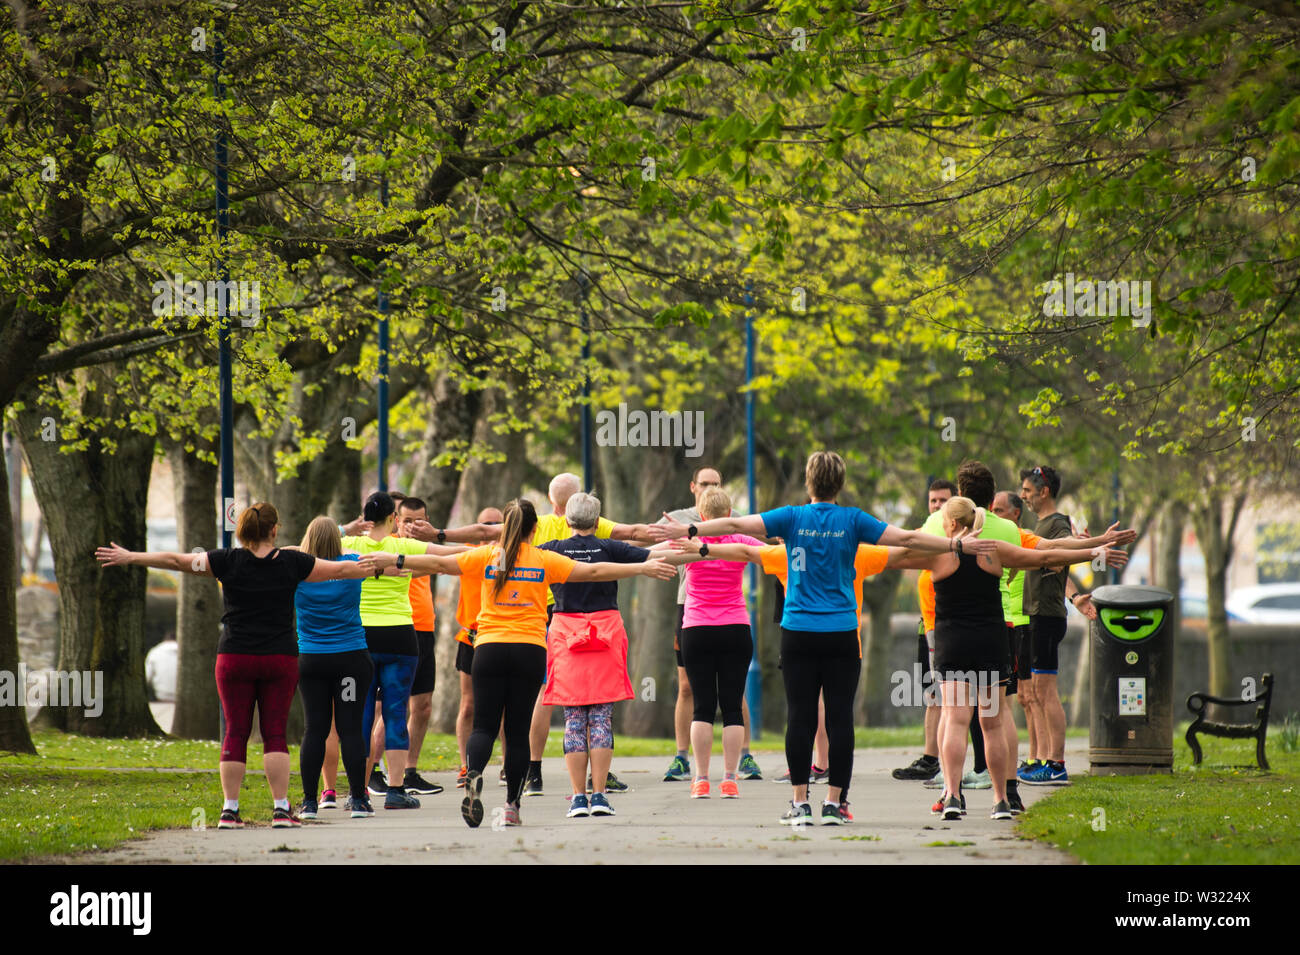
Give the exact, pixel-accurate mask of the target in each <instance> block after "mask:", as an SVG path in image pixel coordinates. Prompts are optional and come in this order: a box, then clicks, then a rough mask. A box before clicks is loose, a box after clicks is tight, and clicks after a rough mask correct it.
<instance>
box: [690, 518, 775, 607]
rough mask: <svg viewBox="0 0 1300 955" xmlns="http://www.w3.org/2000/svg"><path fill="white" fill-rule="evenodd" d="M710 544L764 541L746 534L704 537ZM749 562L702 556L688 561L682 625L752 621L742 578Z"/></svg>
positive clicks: (758, 543) (752, 543) (757, 544)
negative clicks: (704, 557) (697, 559)
mask: <svg viewBox="0 0 1300 955" xmlns="http://www.w3.org/2000/svg"><path fill="white" fill-rule="evenodd" d="M700 540H702V541H704V542H705V543H706V544H710V545H713V544H751V545H753V546H755V547H762V546H763V542H762V541H760V540H755V539H754V538H752V537H750V536H748V535H746V534H727V535H725V536H723V537H701V538H700ZM745 567H746V563H743V562H740V561H733V560H702V561H699V562H698V563H694V564H687V565H686V610H685V614H684V615H683V617H682V627H683V628H685V627H724V626H728V625H730V624H737V623H743V624H748V623H749V610H748V609H747V608H746V607H745V595H744V594H743V593H741V591H740V578H741V577H742V576H743V575H744V573H745Z"/></svg>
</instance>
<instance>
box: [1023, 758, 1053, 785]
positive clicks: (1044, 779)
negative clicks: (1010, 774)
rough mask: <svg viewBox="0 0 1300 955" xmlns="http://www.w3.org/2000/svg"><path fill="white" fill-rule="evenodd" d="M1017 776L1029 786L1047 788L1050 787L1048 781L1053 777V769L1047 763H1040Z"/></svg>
mask: <svg viewBox="0 0 1300 955" xmlns="http://www.w3.org/2000/svg"><path fill="white" fill-rule="evenodd" d="M1062 771H1064V770H1062ZM1017 775H1018V776H1019V778H1020V781H1021V782H1022V783H1025V784H1027V785H1029V786H1047V785H1050V783H1049V782H1048V780H1049V779H1050V778H1051V775H1052V767H1051V766H1050V765H1049V764H1048V763H1046V762H1040V763H1037V764H1036V765H1034V766H1031V767H1029V768H1028V769H1026V770H1025V771H1024V772H1023V773H1018V774H1017Z"/></svg>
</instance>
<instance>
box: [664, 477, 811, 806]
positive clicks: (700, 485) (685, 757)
mask: <svg viewBox="0 0 1300 955" xmlns="http://www.w3.org/2000/svg"><path fill="white" fill-rule="evenodd" d="M711 487H717V488H720V487H722V473H721V472H720V471H718V469H717V468H712V467H699V468H696V469H695V473H694V474H693V475H691V496H692V497H694V498H695V505H694V506H693V507H683V508H680V509H678V510H676V511H669V512H668V516H669V517H670V518H672V519H673V520H675V521H678V522H680V523H685V524H689V523H691V522H692V521H698V520H700V498H701V496H702V495H703V494H704V492H705V491H707V490H708V489H709V488H711ZM660 523H663V519H662V518H661V519H660ZM685 608H686V579H685V578H683V579H682V582H681V584H680V585H678V587H677V626H676V628H675V629H674V631H673V653H674V654H675V655H676V657H677V703H676V705H675V706H674V708H673V732H674V734H675V735H676V737H677V755H675V756H674V757H673V759H672V762H671V763H669V764H668V771H667V772H665V773H664V782H675V781H677V780H681V779H689V778H690V777H691V761H690V756H689V752H690V746H691V721H692V717H693V715H694V711H695V701H694V696H693V694H692V692H691V681H690V676H689V675H688V674H687V672H686V665H685V664H684V663H683V662H682V616H683V614H684V613H685ZM741 717H742V718H743V719H744V723H745V735H744V740H743V741H742V743H741V749H740V768H739V771H738V772H739V776H740V778H741V779H762V778H763V773H762V770H760V769H759V768H758V762H757V761H756V760H755V759H754V757H753V755H752V754H751V753H750V751H749V744H750V732H749V724H750V720H749V701H748V700H746V699H744V698H743V697H742V698H741ZM823 735H824V734H823Z"/></svg>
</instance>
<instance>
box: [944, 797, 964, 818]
mask: <svg viewBox="0 0 1300 955" xmlns="http://www.w3.org/2000/svg"><path fill="white" fill-rule="evenodd" d="M943 818H944V819H945V820H946V821H948V822H952V821H954V820H959V819H961V803H960V802H958V800H957V797H956V796H949V797H948V798H947V799H945V800H944V803H943Z"/></svg>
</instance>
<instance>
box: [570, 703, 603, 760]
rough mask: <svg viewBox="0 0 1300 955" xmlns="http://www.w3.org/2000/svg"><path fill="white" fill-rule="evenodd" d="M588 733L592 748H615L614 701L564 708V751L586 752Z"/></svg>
mask: <svg viewBox="0 0 1300 955" xmlns="http://www.w3.org/2000/svg"><path fill="white" fill-rule="evenodd" d="M588 733H590V735H591V748H592V749H613V748H614V704H613V703H593V704H592V705H591V706H566V707H565V708H564V752H565V753H585V752H586V751H587V737H588Z"/></svg>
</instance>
